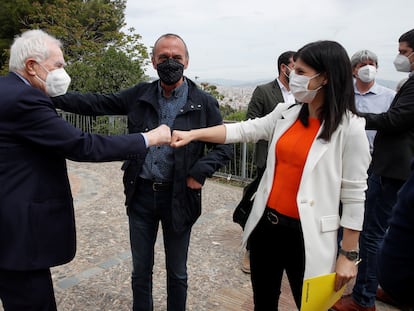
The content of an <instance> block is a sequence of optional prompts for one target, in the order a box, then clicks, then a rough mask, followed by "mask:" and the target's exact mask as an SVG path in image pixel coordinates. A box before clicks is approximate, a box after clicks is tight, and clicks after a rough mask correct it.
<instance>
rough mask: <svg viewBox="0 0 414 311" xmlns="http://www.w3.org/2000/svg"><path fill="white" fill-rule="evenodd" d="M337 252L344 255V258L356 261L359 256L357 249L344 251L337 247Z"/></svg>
mask: <svg viewBox="0 0 414 311" xmlns="http://www.w3.org/2000/svg"><path fill="white" fill-rule="evenodd" d="M339 253H340V254H342V255H344V256H345V257H346V258H348V259H349V260H352V261H356V260H358V258H359V253H358V252H357V251H348V252H347V251H344V250H343V249H342V248H340V249H339Z"/></svg>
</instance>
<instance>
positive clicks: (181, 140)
mask: <svg viewBox="0 0 414 311" xmlns="http://www.w3.org/2000/svg"><path fill="white" fill-rule="evenodd" d="M190 133H191V131H177V130H174V131H173V133H172V137H171V144H170V145H171V147H174V148H177V147H183V146H185V145H187V144H188V143H190V142H191V141H192V139H191V136H190Z"/></svg>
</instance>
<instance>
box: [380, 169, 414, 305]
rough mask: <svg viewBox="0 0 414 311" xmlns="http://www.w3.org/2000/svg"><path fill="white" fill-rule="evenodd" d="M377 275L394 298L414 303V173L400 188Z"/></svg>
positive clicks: (382, 246) (382, 247) (406, 303)
mask: <svg viewBox="0 0 414 311" xmlns="http://www.w3.org/2000/svg"><path fill="white" fill-rule="evenodd" d="M377 275H378V281H379V283H380V284H381V287H382V288H383V289H384V291H386V292H387V293H388V294H389V295H391V296H392V298H394V300H396V301H397V302H398V303H400V304H402V305H409V306H410V307H414V299H413V292H414V174H411V177H410V178H409V179H408V180H407V182H406V183H405V184H404V185H403V186H402V187H401V189H400V191H399V192H398V199H397V203H396V204H395V206H394V207H393V211H392V216H391V220H390V226H389V229H388V231H387V233H386V234H385V237H384V241H383V243H382V245H381V247H380V249H379V250H378V266H377Z"/></svg>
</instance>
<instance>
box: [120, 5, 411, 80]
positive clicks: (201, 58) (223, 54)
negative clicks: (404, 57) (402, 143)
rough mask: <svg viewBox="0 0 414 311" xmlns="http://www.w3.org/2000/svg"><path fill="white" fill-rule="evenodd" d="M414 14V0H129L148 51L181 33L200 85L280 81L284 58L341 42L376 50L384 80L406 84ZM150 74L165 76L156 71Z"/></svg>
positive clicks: (129, 20)
mask: <svg viewBox="0 0 414 311" xmlns="http://www.w3.org/2000/svg"><path fill="white" fill-rule="evenodd" d="M413 14H414V1H413V0H393V1H390V0H295V1H291V0H290V1H289V0H284V1H280V0H279V1H278V0H249V1H246V0H204V1H200V0H175V1H171V0H127V6H126V10H125V22H126V28H129V27H133V28H135V32H136V33H138V34H140V35H141V36H142V40H141V42H142V43H143V44H144V45H146V46H147V47H148V49H150V48H151V47H152V46H153V45H154V42H155V41H156V40H157V39H158V37H160V36H161V35H162V34H165V33H176V34H178V35H180V36H181V37H182V38H183V39H184V41H185V42H186V44H187V46H188V49H189V54H190V60H189V66H188V68H187V70H186V71H185V72H184V74H185V75H186V76H187V77H188V78H190V79H193V80H195V79H196V80H197V81H199V82H203V81H208V80H219V79H220V80H221V79H224V80H236V81H244V82H249V81H252V82H253V81H258V80H266V79H268V80H272V79H274V78H275V77H276V76H277V58H278V56H279V55H280V54H281V53H283V52H284V51H287V50H297V49H299V48H300V47H302V46H303V45H305V44H307V43H309V42H312V41H316V40H334V41H337V42H339V43H340V44H341V45H342V46H343V47H344V48H345V49H346V50H347V52H348V54H349V55H350V56H352V54H353V53H355V52H356V51H358V50H361V49H368V50H371V51H373V52H374V53H376V54H377V55H378V75H377V78H378V79H383V80H392V81H399V80H401V79H402V78H404V77H406V76H407V74H406V73H401V72H397V71H396V70H395V68H394V65H393V60H394V58H395V56H396V55H397V54H398V38H399V37H400V36H401V34H403V33H404V32H406V31H408V30H410V29H413V28H414V22H413V21H414V20H413ZM146 73H147V74H148V75H149V76H154V77H156V76H157V74H156V71H155V70H154V69H153V68H152V66H149V67H148V68H147V70H146ZM196 77H197V78H196Z"/></svg>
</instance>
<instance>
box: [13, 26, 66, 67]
mask: <svg viewBox="0 0 414 311" xmlns="http://www.w3.org/2000/svg"><path fill="white" fill-rule="evenodd" d="M50 43H52V44H56V45H58V46H59V47H60V48H61V47H62V43H61V42H60V41H59V40H58V39H56V38H55V37H53V36H51V35H49V34H48V33H46V32H45V31H43V30H40V29H35V30H28V31H25V32H23V33H22V34H21V35H20V36H16V37H15V39H14V42H13V44H12V46H11V47H10V60H9V71H19V70H23V69H24V67H25V61H26V60H27V59H28V58H30V57H33V58H34V59H35V60H37V61H39V62H41V61H44V60H46V59H48V57H49V46H48V45H49V44H50Z"/></svg>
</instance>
